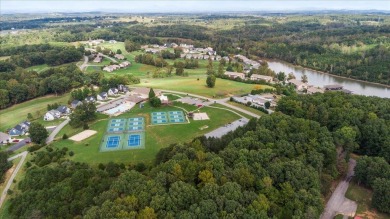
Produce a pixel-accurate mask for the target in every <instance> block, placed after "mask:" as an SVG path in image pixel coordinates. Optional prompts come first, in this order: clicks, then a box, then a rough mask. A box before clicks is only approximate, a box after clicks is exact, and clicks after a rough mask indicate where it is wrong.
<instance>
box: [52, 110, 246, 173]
mask: <svg viewBox="0 0 390 219" xmlns="http://www.w3.org/2000/svg"><path fill="white" fill-rule="evenodd" d="M175 106H177V107H182V108H184V109H186V110H188V111H190V110H194V109H196V107H195V106H192V105H187V104H179V103H175ZM177 110H179V109H178V108H176V107H174V106H167V107H161V108H152V107H150V105H149V104H146V105H145V107H144V108H142V109H140V108H138V106H136V107H134V108H133V109H132V110H131V112H128V113H125V114H122V115H120V116H118V117H117V118H129V117H137V116H143V117H145V118H146V132H145V136H146V143H145V149H134V150H122V151H114V152H99V147H100V143H101V140H102V137H103V135H104V133H105V132H106V127H107V124H108V118H107V119H101V120H100V121H98V122H95V123H94V124H92V125H90V129H92V130H96V131H98V133H97V134H96V135H94V136H92V137H90V138H88V139H85V140H84V141H81V142H73V141H71V140H62V139H58V140H57V141H55V142H54V143H53V145H54V146H56V147H58V148H62V147H68V148H69V150H71V151H74V152H75V155H74V156H73V157H72V158H71V159H73V160H75V161H80V162H87V163H90V164H93V165H96V164H99V163H107V162H109V161H113V162H123V163H136V162H146V163H150V162H152V161H153V160H154V157H155V155H156V154H157V152H158V151H159V150H160V149H161V148H163V147H167V146H169V145H170V144H173V143H180V142H188V141H191V140H192V139H193V138H194V137H197V136H201V135H203V134H205V133H208V132H210V131H212V130H214V129H216V128H218V127H220V126H222V125H225V124H227V123H229V122H232V121H234V120H237V119H239V118H240V117H239V116H238V115H236V114H234V113H232V112H228V111H225V110H220V109H213V108H202V109H201V112H206V113H207V114H208V115H209V117H210V120H203V121H191V122H190V123H189V124H188V123H186V124H174V125H159V126H150V113H151V112H155V111H177ZM205 125H207V126H208V128H206V129H203V130H200V128H201V127H203V126H205ZM79 131H81V129H79V130H74V129H72V128H70V127H69V126H67V127H66V128H64V129H63V131H61V132H60V134H59V135H58V137H60V136H62V134H63V133H67V134H69V135H68V136H69V137H70V136H72V135H73V134H76V133H78V132H79ZM70 133H72V134H70Z"/></svg>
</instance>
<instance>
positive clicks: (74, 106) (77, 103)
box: [70, 100, 83, 109]
mask: <svg viewBox="0 0 390 219" xmlns="http://www.w3.org/2000/svg"><path fill="white" fill-rule="evenodd" d="M82 104H83V103H82V102H81V101H80V100H73V101H72V103H70V106H71V107H72V108H73V109H76V107H78V106H80V105H82Z"/></svg>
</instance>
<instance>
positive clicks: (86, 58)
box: [80, 56, 88, 71]
mask: <svg viewBox="0 0 390 219" xmlns="http://www.w3.org/2000/svg"><path fill="white" fill-rule="evenodd" d="M87 64H88V56H84V62H83V64H81V65H80V70H81V71H84V70H85V68H86V67H87V66H88V65H87Z"/></svg>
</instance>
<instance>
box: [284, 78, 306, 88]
mask: <svg viewBox="0 0 390 219" xmlns="http://www.w3.org/2000/svg"><path fill="white" fill-rule="evenodd" d="M288 82H290V83H291V84H294V85H295V86H297V87H298V86H301V85H302V84H305V83H303V82H302V81H300V80H297V79H291V80H289V81H288Z"/></svg>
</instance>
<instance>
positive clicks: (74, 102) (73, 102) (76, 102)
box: [71, 100, 81, 105]
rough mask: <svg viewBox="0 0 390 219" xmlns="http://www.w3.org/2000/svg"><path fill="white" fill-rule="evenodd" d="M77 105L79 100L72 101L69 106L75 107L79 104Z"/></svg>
mask: <svg viewBox="0 0 390 219" xmlns="http://www.w3.org/2000/svg"><path fill="white" fill-rule="evenodd" d="M79 103H81V101H80V100H73V101H72V103H71V104H72V105H76V104H79Z"/></svg>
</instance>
